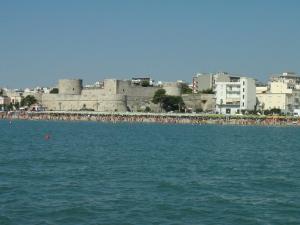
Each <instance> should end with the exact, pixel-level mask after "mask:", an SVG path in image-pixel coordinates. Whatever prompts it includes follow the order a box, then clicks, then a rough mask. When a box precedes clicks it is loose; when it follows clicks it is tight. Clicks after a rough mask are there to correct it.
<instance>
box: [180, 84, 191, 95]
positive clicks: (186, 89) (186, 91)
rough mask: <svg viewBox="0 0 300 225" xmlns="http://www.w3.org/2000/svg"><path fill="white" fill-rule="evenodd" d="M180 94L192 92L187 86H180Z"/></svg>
mask: <svg viewBox="0 0 300 225" xmlns="http://www.w3.org/2000/svg"><path fill="white" fill-rule="evenodd" d="M181 93H182V94H192V93H193V90H192V89H191V88H189V86H188V85H187V84H182V88H181Z"/></svg>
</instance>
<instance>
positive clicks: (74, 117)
mask: <svg viewBox="0 0 300 225" xmlns="http://www.w3.org/2000/svg"><path fill="white" fill-rule="evenodd" d="M0 120H44V121H94V122H111V123H119V122H129V123H159V124H194V125H205V124H212V125H213V124H216V125H241V126H251V125H254V126H300V118H297V117H287V116H252V115H244V116H226V115H220V114H183V113H130V112H124V113H121V112H112V113H107V112H86V111H83V112H81V111H78V112H77V111H76V112H75V111H72V112H71V111H42V112H0Z"/></svg>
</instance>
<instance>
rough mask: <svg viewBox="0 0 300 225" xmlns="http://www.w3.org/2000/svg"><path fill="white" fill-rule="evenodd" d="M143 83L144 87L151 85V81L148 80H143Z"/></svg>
mask: <svg viewBox="0 0 300 225" xmlns="http://www.w3.org/2000/svg"><path fill="white" fill-rule="evenodd" d="M141 85H142V86H143V87H149V86H150V83H149V81H148V80H143V81H142V83H141Z"/></svg>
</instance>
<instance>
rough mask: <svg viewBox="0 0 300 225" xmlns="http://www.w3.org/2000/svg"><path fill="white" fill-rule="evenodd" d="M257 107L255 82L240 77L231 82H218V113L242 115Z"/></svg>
mask: <svg viewBox="0 0 300 225" xmlns="http://www.w3.org/2000/svg"><path fill="white" fill-rule="evenodd" d="M255 106H256V92H255V80H254V79H252V78H248V77H240V78H239V79H235V80H232V81H229V82H216V112H217V113H220V114H228V115H234V114H241V113H242V112H244V111H251V110H254V109H255Z"/></svg>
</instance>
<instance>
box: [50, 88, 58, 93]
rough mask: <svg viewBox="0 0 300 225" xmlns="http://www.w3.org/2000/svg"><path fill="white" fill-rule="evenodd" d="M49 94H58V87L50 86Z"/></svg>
mask: <svg viewBox="0 0 300 225" xmlns="http://www.w3.org/2000/svg"><path fill="white" fill-rule="evenodd" d="M50 94H58V88H52V90H51V91H50Z"/></svg>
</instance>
